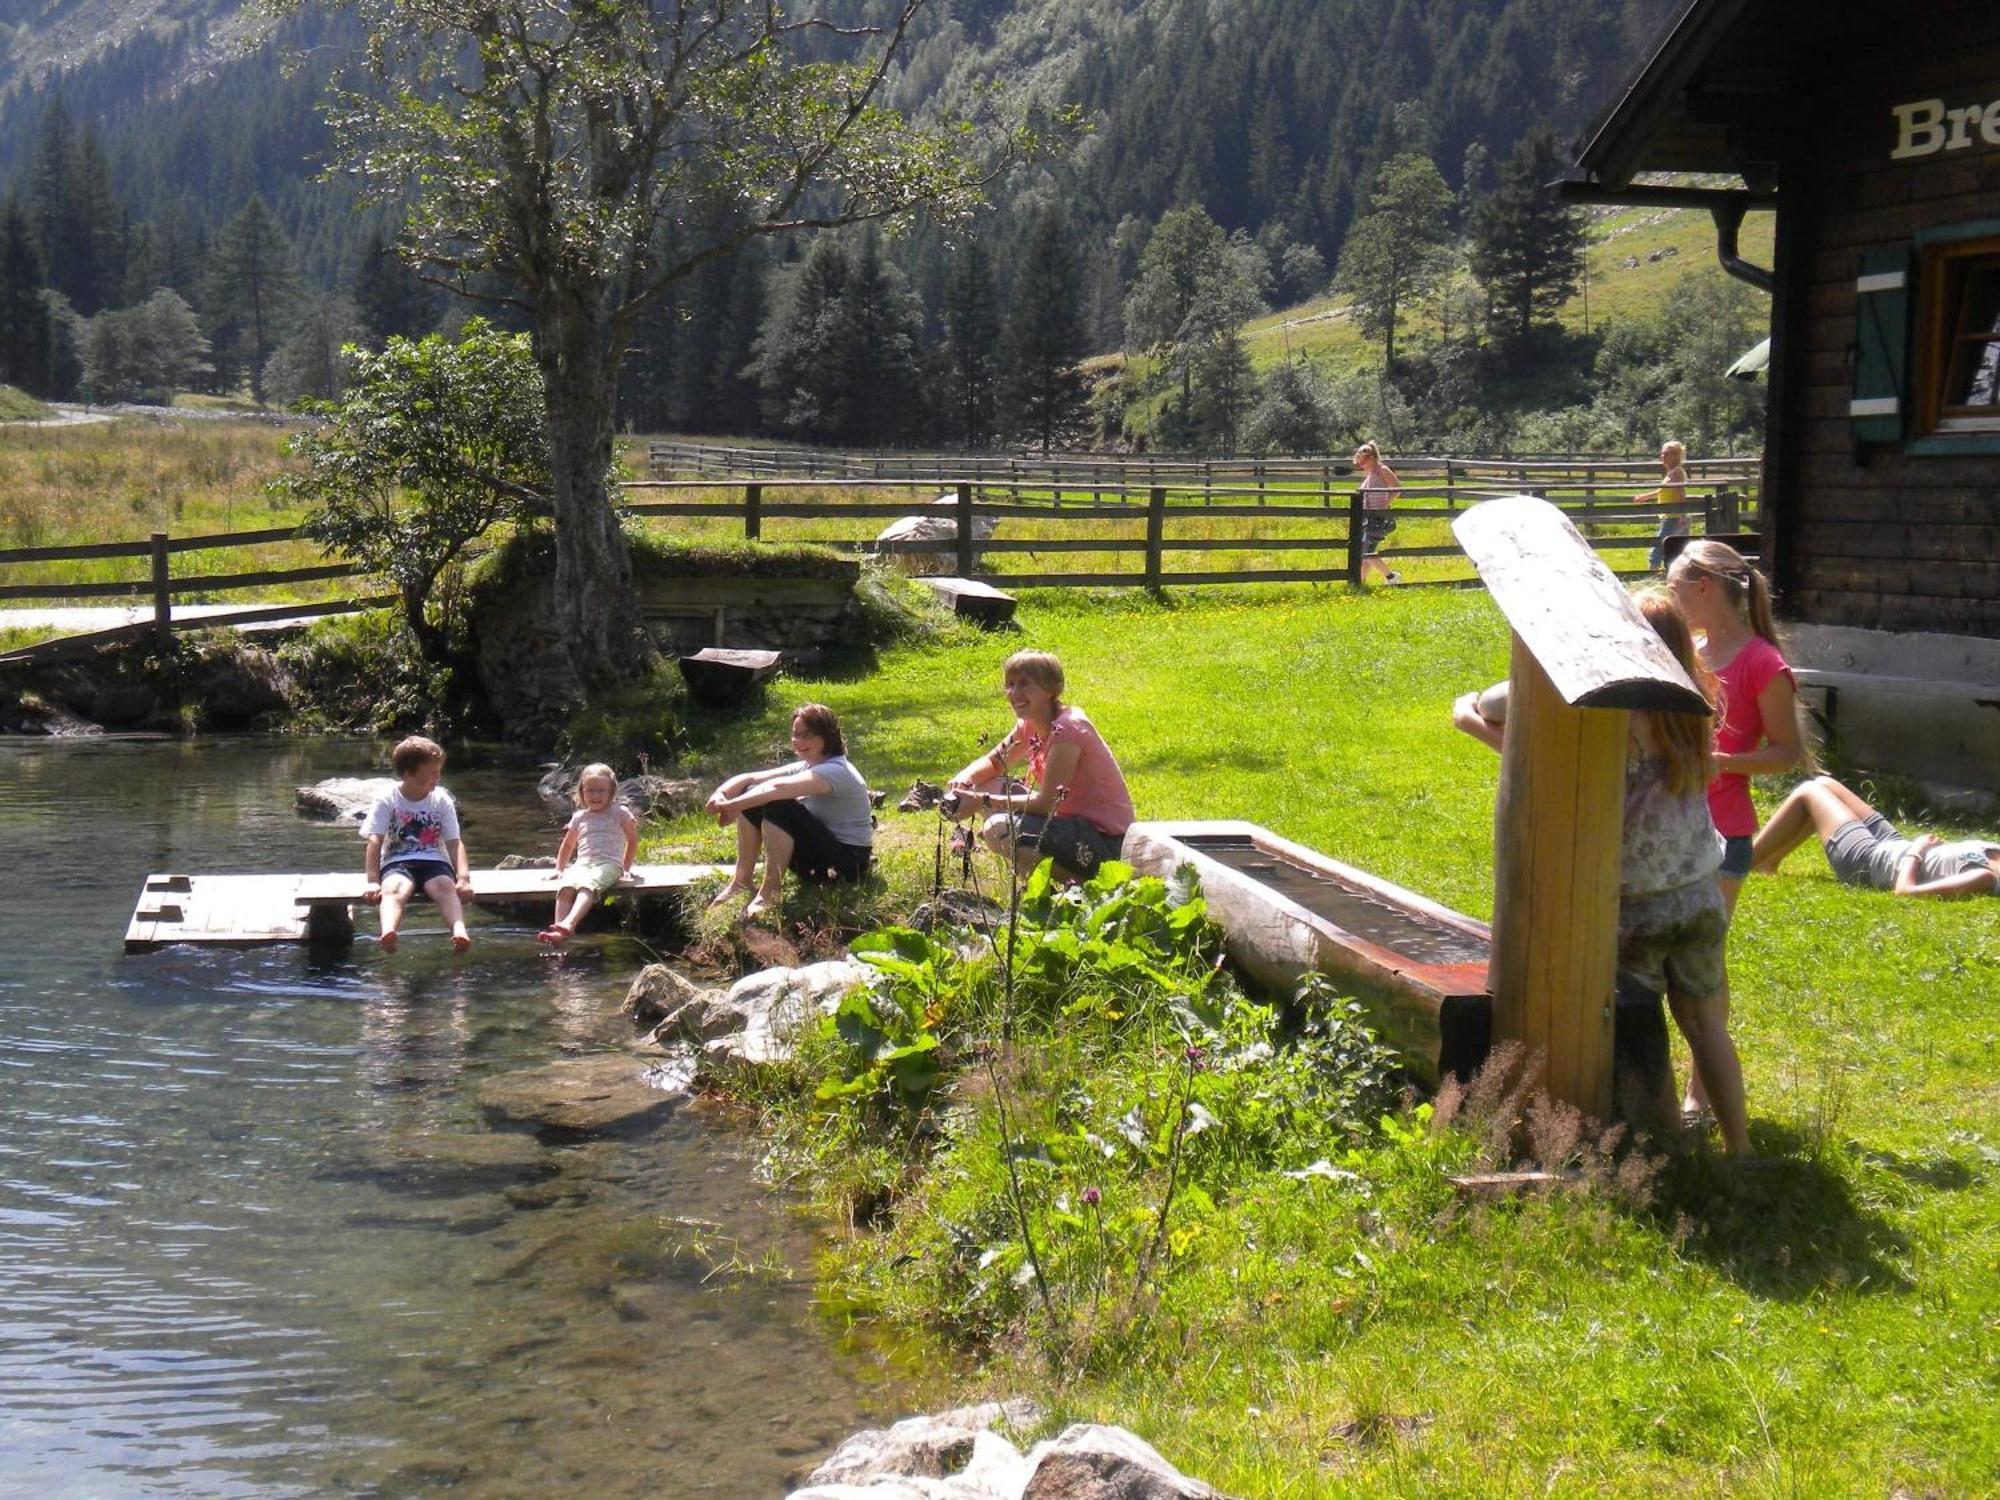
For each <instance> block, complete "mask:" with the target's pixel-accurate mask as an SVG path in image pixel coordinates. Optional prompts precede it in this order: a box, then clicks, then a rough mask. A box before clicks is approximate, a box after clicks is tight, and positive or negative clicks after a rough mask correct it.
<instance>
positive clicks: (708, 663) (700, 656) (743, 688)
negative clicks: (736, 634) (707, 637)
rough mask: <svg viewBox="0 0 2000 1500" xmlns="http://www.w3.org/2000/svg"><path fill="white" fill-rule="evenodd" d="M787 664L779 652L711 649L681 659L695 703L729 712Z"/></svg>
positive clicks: (715, 647) (683, 677)
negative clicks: (784, 663) (728, 710)
mask: <svg viewBox="0 0 2000 1500" xmlns="http://www.w3.org/2000/svg"><path fill="white" fill-rule="evenodd" d="M783 661H784V658H783V657H782V656H781V655H780V654H779V653H778V652H776V651H757V650H731V649H729V648H728V647H724V646H710V647H709V648H708V649H707V650H705V651H697V652H695V654H694V655H692V656H683V657H682V658H681V678H682V680H683V681H685V682H686V683H687V685H688V693H689V695H690V696H691V697H692V698H693V699H694V701H695V702H697V703H700V704H704V705H706V706H707V707H709V708H728V707H730V706H732V705H734V704H737V703H741V702H742V701H743V700H744V699H745V698H747V697H749V696H750V693H751V691H752V689H754V688H755V687H756V686H757V684H758V683H760V682H762V681H763V680H764V679H765V678H767V677H769V676H770V675H771V674H772V673H774V672H776V671H777V670H778V668H779V666H780V665H781V664H782V663H783Z"/></svg>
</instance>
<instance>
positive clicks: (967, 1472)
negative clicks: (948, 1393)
mask: <svg viewBox="0 0 2000 1500" xmlns="http://www.w3.org/2000/svg"><path fill="white" fill-rule="evenodd" d="M1041 1416H1042V1413H1041V1409H1040V1408H1039V1407H1037V1406H1036V1405H1035V1403H1034V1402H1032V1401H1028V1400H1022V1399H1016V1400H1013V1401H985V1402H981V1403H980V1404H979V1405H977V1406H961V1407H958V1408H956V1409H954V1410H952V1411H945V1412H937V1413H934V1414H932V1415H929V1416H918V1417H905V1418H904V1419H903V1420H902V1421H900V1422H897V1423H895V1424H893V1425H892V1426H889V1427H875V1428H869V1429H868V1430H866V1431H863V1432H857V1433H855V1434H854V1436H852V1437H850V1438H849V1439H847V1441H846V1442H844V1443H842V1444H841V1445H840V1446H839V1447H838V1448H836V1449H834V1450H833V1452H832V1454H831V1455H830V1456H829V1457H828V1458H827V1459H826V1461H825V1462H824V1463H822V1464H821V1465H820V1466H819V1467H818V1468H816V1469H814V1470H813V1471H812V1473H811V1474H810V1475H808V1476H807V1478H806V1488H805V1489H803V1490H796V1491H794V1492H793V1494H792V1500H806V1497H811V1500H837V1497H838V1496H841V1495H846V1494H850V1493H852V1494H865V1495H867V1496H869V1497H871V1500H884V1497H885V1496H888V1495H895V1494H899V1493H910V1494H916V1495H924V1496H931V1495H940V1494H942V1495H965V1496H967V1497H968V1500H969V1497H970V1496H972V1495H975V1494H989V1493H990V1494H995V1495H1006V1496H1008V1497H1009V1500H1011V1497H1012V1496H1014V1495H1018V1494H1019V1493H1020V1491H1021V1485H1022V1484H1023V1483H1025V1482H1026V1479H1027V1464H1026V1461H1025V1460H1023V1459H1022V1457H1021V1455H1020V1453H1019V1452H1017V1451H1016V1450H1015V1448H1014V1446H1013V1445H1012V1444H1011V1443H1009V1442H1007V1441H1006V1439H1004V1438H1002V1437H1001V1436H1000V1435H999V1434H998V1433H996V1432H994V1431H993V1429H994V1428H995V1427H997V1426H1000V1425H1001V1424H1003V1423H1004V1424H1006V1425H1008V1426H1011V1427H1017V1428H1019V1427H1032V1426H1033V1425H1034V1424H1035V1423H1036V1422H1038V1421H1040V1420H1041ZM1003 1450H1004V1451H1003ZM975 1470H976V1471H977V1472H976V1473H975V1472H974V1471H975ZM968 1478H970V1479H973V1480H974V1482H975V1483H979V1484H982V1485H984V1484H990V1483H998V1484H999V1485H1001V1486H1010V1487H1002V1488H995V1489H990V1490H989V1489H984V1488H982V1489H976V1490H975V1489H972V1488H968V1487H963V1486H961V1487H959V1488H953V1489H946V1490H940V1489H937V1488H935V1487H934V1486H933V1484H926V1483H924V1482H925V1481H932V1482H935V1481H963V1480H966V1479H968ZM899 1486H900V1487H899Z"/></svg>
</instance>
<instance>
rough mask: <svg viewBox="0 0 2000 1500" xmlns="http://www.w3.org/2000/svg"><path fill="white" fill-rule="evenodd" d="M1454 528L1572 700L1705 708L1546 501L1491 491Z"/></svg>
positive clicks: (1619, 588)
mask: <svg viewBox="0 0 2000 1500" xmlns="http://www.w3.org/2000/svg"><path fill="white" fill-rule="evenodd" d="M1451 529H1452V532H1453V534H1454V535H1456V536H1457V537H1458V542H1459V545H1460V546H1461V547H1463V548H1464V549H1465V551H1466V553H1467V555H1468V556H1470V557H1471V559H1472V563H1473V566H1474V567H1476V568H1477V569H1478V570H1479V576H1480V578H1481V579H1482V580H1483V581H1484V582H1485V584H1486V588H1487V591H1488V592H1489V593H1491V594H1492V595H1493V602H1494V603H1495V604H1497V605H1499V606H1500V612H1501V613H1502V614H1503V615H1505V616H1506V617H1507V623H1508V624H1509V625H1511V626H1513V627H1514V633H1515V634H1516V635H1518V636H1519V637H1520V638H1521V640H1522V642H1523V643H1524V644H1525V645H1526V646H1527V648H1528V650H1529V652H1530V653H1531V654H1532V655H1533V656H1534V658H1535V661H1536V662H1537V663H1538V664H1539V665H1540V666H1541V669H1542V670H1543V671H1544V672H1546V673H1547V674H1548V677H1549V680H1550V681H1551V682H1552V683H1553V684H1554V685H1555V689H1556V691H1557V692H1558V693H1559V694H1561V696H1562V700H1563V701H1564V702H1565V703H1567V704H1569V705H1570V706H1571V707H1572V708H1650V709H1661V710H1664V711H1666V712H1669V713H1698V714H1705V713H1707V712H1708V711H1709V707H1708V703H1707V701H1706V700H1705V699H1704V698H1703V697H1702V696H1701V693H1700V691H1699V690H1698V689H1697V688H1696V687H1695V685H1694V683H1693V682H1692V681H1690V680H1689V678H1688V675H1687V673H1686V672H1684V671H1682V670H1681V665H1680V663H1679V662H1677V661H1675V660H1674V656H1673V653H1672V652H1671V651H1669V650H1668V649H1667V646H1666V642H1664V641H1662V640H1661V639H1660V638H1659V636H1658V635H1657V634H1655V633H1654V631H1653V627H1652V626H1650V625H1648V624H1647V623H1646V617H1645V616H1644V615H1642V614H1640V613H1639V606H1638V605H1636V604H1634V603H1633V602H1632V599H1631V596H1630V595H1628V594H1627V593H1626V592H1625V589H1624V586H1623V585H1622V584H1620V583H1619V582H1618V580H1617V579H1616V578H1615V577H1613V576H1612V572H1611V570H1610V569H1609V568H1607V567H1606V566H1605V565H1604V561H1603V559H1602V558H1600V557H1598V555H1597V554H1596V553H1595V552H1593V551H1591V550H1590V544H1589V543H1588V542H1586V541H1585V540H1584V539H1583V537H1582V535H1581V534H1580V533H1579V532H1578V531H1577V529H1576V527H1575V526H1573V525H1571V524H1570V520H1569V517H1567V516H1565V515H1564V514H1563V513H1562V512H1561V511H1560V510H1558V509H1556V507H1555V506H1553V505H1551V504H1549V502H1548V501H1546V500H1540V499H1537V498H1536V497H1535V496H1533V495H1509V496H1507V497H1505V498H1503V499H1499V500H1488V501H1486V502H1484V503H1483V504H1480V505H1475V506H1473V507H1472V509H1470V510H1468V511H1467V512H1466V513H1465V514H1464V515H1462V516H1460V517H1459V518H1458V519H1457V520H1456V521H1454V522H1452V526H1451Z"/></svg>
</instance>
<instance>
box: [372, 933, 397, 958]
mask: <svg viewBox="0 0 2000 1500" xmlns="http://www.w3.org/2000/svg"><path fill="white" fill-rule="evenodd" d="M376 942H378V943H380V944H381V945H382V951H383V952H384V953H394V952H395V951H396V929H395V928H393V927H390V928H386V929H385V930H384V931H383V933H382V936H381V937H379V938H377V939H376Z"/></svg>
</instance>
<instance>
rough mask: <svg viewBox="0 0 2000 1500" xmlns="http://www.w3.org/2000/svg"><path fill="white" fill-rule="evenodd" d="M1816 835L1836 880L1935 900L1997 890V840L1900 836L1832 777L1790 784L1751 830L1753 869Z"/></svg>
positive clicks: (1771, 866) (1773, 865)
mask: <svg viewBox="0 0 2000 1500" xmlns="http://www.w3.org/2000/svg"><path fill="white" fill-rule="evenodd" d="M1815 833H1817V834H1818V835H1819V838H1820V845H1821V847H1822V848H1824V849H1825V850H1826V862H1827V864H1828V865H1829V866H1831V867H1832V869H1833V875H1834V878H1835V879H1836V880H1838V881H1840V882H1841V883H1842V884H1844V885H1864V886H1868V887H1870V888H1871V889H1873V890H1878V891H1893V892H1894V893H1895V894H1896V895H1898V896H1919V897H1925V898H1928V899H1930V900H1934V901H1954V900H1957V899H1958V898H1959V897H1961V896H1979V895H1988V894H1993V893H1996V892H2000V841H1996V840H1993V839H1958V840H1955V841H1953V842H1951V843H1946V842H1945V841H1944V840H1943V839H1941V838H1939V837H1938V836H1937V835H1936V834H1934V833H1927V834H1925V835H1923V836H1922V837H1921V838H1915V839H1906V838H1904V837H1903V836H1902V835H1901V834H1900V833H1898V832H1897V831H1896V826H1895V825H1894V824H1893V823H1891V822H1890V821H1889V820H1888V819H1887V818H1885V817H1883V816H1882V815H1881V814H1880V813H1878V812H1877V811H1875V809H1874V808H1872V807H1870V806H1869V805H1868V804H1867V803H1866V802H1864V801H1862V800H1861V798H1860V797H1858V796H1857V795H1855V793H1854V792H1853V791H1851V790H1849V789H1848V788H1847V787H1844V786H1842V785H1841V784H1840V783H1839V782H1837V781H1835V780H1834V779H1833V778H1832V777H1831V776H1815V777H1813V778H1812V779H1811V780H1810V781H1802V782H1800V783H1799V784H1798V785H1797V786H1795V787H1793V788H1792V792H1791V795H1790V796H1788V797H1787V798H1785V800H1784V802H1783V803H1782V804H1781V805H1780V806H1779V808H1778V810H1777V811H1776V812H1775V813H1773V814H1772V815H1771V821H1770V822H1768V823H1766V824H1765V825H1764V827H1763V829H1762V830H1761V831H1760V832H1759V833H1758V834H1757V841H1756V843H1755V844H1754V845H1753V846H1752V847H1751V851H1750V858H1751V868H1752V869H1756V870H1763V871H1766V872H1769V871H1772V870H1775V869H1777V868H1778V865H1779V863H1780V861H1782V860H1783V859H1784V857H1785V856H1786V855H1787V854H1790V853H1791V852H1792V851H1793V850H1794V849H1796V848H1798V847H1799V845H1801V844H1803V843H1804V842H1805V841H1806V840H1807V839H1808V838H1810V837H1811V836H1812V835H1813V834H1815Z"/></svg>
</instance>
